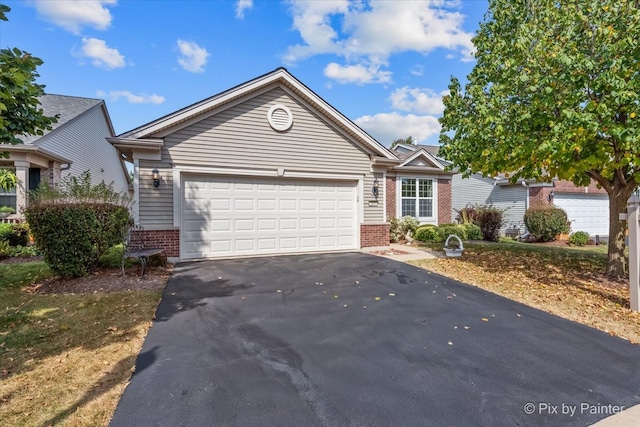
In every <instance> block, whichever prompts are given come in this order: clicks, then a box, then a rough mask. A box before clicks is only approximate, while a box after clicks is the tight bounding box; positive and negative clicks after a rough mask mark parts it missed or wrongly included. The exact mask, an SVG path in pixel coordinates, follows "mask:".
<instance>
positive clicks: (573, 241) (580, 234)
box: [569, 231, 589, 246]
mask: <svg viewBox="0 0 640 427" xmlns="http://www.w3.org/2000/svg"><path fill="white" fill-rule="evenodd" d="M588 243H589V233H587V232H586V231H576V232H575V233H571V235H570V236H569V244H570V245H575V246H584V245H586V244H588Z"/></svg>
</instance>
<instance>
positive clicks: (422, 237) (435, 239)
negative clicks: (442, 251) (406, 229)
mask: <svg viewBox="0 0 640 427" xmlns="http://www.w3.org/2000/svg"><path fill="white" fill-rule="evenodd" d="M414 238H415V239H416V240H419V241H421V242H430V243H439V242H442V240H441V236H440V233H438V227H436V226H435V225H431V224H429V225H422V226H420V227H418V229H417V230H416V233H415V236H414Z"/></svg>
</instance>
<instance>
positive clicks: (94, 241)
mask: <svg viewBox="0 0 640 427" xmlns="http://www.w3.org/2000/svg"><path fill="white" fill-rule="evenodd" d="M129 200H130V199H129V198H128V195H122V194H119V193H117V192H115V191H114V190H113V187H112V186H111V185H109V186H107V185H105V184H104V183H101V184H98V185H96V186H93V185H91V180H90V176H89V174H88V173H84V174H82V175H81V176H80V178H75V177H70V178H67V179H65V180H64V181H63V182H62V183H61V184H60V185H59V186H57V187H50V186H48V185H47V184H46V183H43V184H41V187H40V188H38V190H37V191H36V194H35V197H34V198H33V199H32V202H31V204H30V205H29V207H28V208H27V209H26V210H25V216H26V218H27V221H28V222H29V225H30V226H31V230H32V233H33V236H34V238H35V241H36V246H37V248H38V249H39V250H40V251H41V252H42V255H43V257H44V260H45V262H46V263H47V264H48V265H49V267H50V268H51V270H52V271H53V272H54V273H55V274H57V275H59V276H61V277H80V276H85V275H87V274H88V273H89V272H90V271H91V270H93V269H95V268H96V267H97V264H98V259H99V258H100V256H101V255H103V254H104V253H105V252H106V251H107V250H108V249H109V248H110V247H112V246H114V245H116V244H117V243H120V242H121V241H122V231H123V229H126V228H127V227H128V226H129V225H130V224H131V216H130V215H129V209H128V203H129Z"/></svg>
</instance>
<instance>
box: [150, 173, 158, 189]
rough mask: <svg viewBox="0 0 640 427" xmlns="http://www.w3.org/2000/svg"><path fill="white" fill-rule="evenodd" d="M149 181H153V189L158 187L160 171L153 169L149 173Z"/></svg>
mask: <svg viewBox="0 0 640 427" xmlns="http://www.w3.org/2000/svg"><path fill="white" fill-rule="evenodd" d="M151 179H153V186H154V187H155V188H158V187H160V171H159V170H158V168H153V170H152V171H151Z"/></svg>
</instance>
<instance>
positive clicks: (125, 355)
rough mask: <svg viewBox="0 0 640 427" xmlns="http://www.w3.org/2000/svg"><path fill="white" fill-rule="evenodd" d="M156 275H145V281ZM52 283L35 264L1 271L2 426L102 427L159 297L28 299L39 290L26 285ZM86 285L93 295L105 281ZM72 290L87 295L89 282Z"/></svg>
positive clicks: (119, 294)
mask: <svg viewBox="0 0 640 427" xmlns="http://www.w3.org/2000/svg"><path fill="white" fill-rule="evenodd" d="M157 276H158V274H156V273H154V272H151V276H150V277H152V278H151V279H150V280H158V277H157ZM50 277H51V272H50V271H49V270H48V269H47V267H46V266H45V265H44V263H41V262H40V263H29V264H12V265H0V301H2V303H1V305H0V375H1V379H2V387H0V420H2V424H3V425H11V426H32V425H41V426H48V425H66V426H79V425H82V426H87V425H107V424H108V422H109V420H110V418H111V416H112V415H113V412H114V410H115V407H116V405H117V402H118V399H119V398H120V395H121V393H122V391H123V390H124V388H125V386H126V384H127V382H128V380H129V378H130V376H131V373H132V370H133V368H134V364H135V359H136V357H137V354H138V352H139V351H140V348H141V347H142V343H143V340H144V337H145V335H146V332H147V330H148V328H149V326H150V324H151V320H152V318H153V315H154V313H155V309H156V307H157V305H158V302H159V300H160V296H161V291H160V290H158V289H157V287H156V289H153V290H148V289H144V290H118V291H115V292H108V293H104V292H95V293H84V294H74V293H63V294H51V293H34V290H39V291H42V289H41V288H37V287H34V286H32V285H31V284H32V283H35V282H38V283H42V282H43V281H44V280H45V279H48V278H50ZM108 277H109V279H108V280H121V278H119V277H118V276H116V275H113V276H108ZM167 279H168V272H166V273H160V281H161V282H162V283H163V284H166V281H167ZM87 280H88V281H91V280H94V281H95V283H97V284H99V286H100V288H96V291H98V289H104V287H105V286H106V280H107V279H105V277H94V278H89V279H87ZM146 280H147V279H146V278H145V279H142V281H146ZM142 281H141V284H142V285H141V286H142V287H144V285H146V283H143V282H142ZM45 283H49V284H50V283H51V282H50V281H49V282H45ZM78 287H79V288H81V289H82V290H83V291H87V290H88V289H89V288H88V285H87V283H82V284H80V283H78ZM116 288H117V287H116ZM28 291H30V292H28Z"/></svg>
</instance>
